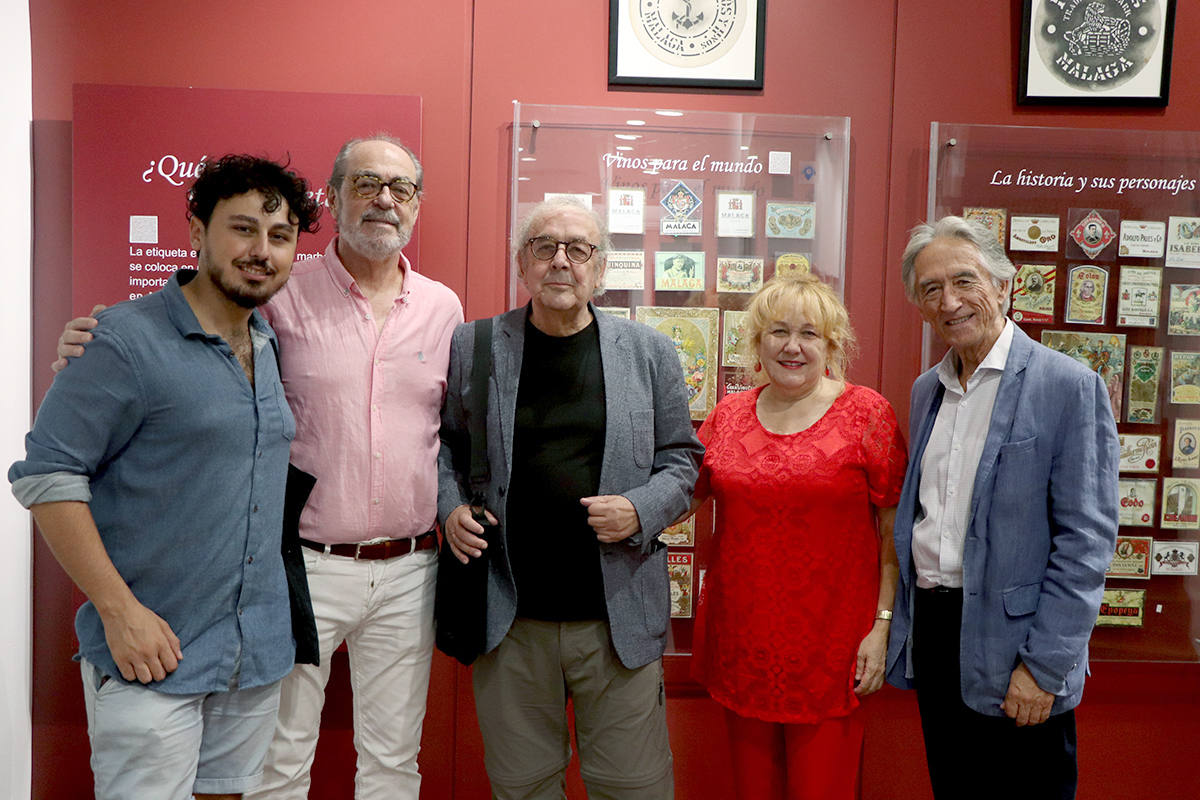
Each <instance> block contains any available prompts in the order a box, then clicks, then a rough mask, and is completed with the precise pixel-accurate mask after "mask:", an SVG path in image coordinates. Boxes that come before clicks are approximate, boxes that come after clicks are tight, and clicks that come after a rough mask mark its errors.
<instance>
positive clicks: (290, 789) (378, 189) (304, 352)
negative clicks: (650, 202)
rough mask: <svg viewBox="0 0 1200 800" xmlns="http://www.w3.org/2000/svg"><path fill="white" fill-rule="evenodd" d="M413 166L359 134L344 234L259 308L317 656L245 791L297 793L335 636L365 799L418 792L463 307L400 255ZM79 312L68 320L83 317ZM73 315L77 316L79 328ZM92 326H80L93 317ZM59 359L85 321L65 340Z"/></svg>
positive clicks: (347, 166)
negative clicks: (445, 406) (444, 453)
mask: <svg viewBox="0 0 1200 800" xmlns="http://www.w3.org/2000/svg"><path fill="white" fill-rule="evenodd" d="M421 181H422V172H421V165H420V162H418V161H417V159H416V156H415V155H414V154H413V152H412V151H411V150H409V149H408V148H407V147H405V146H404V145H403V144H402V143H400V142H399V141H397V140H395V139H393V138H391V137H388V136H383V135H381V136H375V137H370V138H368V139H353V140H351V141H349V142H347V143H346V144H345V145H344V146H343V147H342V149H341V150H340V151H339V152H338V155H337V158H336V159H335V160H334V163H333V172H332V175H331V176H330V179H329V185H328V187H327V188H326V192H327V195H328V197H329V208H330V211H331V212H332V213H333V217H334V220H335V222H336V224H337V230H338V236H337V237H336V238H334V240H333V241H332V242H330V244H329V247H328V249H327V250H326V251H325V253H324V255H322V256H320V257H318V258H314V259H311V260H308V261H303V262H299V263H297V264H295V265H294V267H293V268H292V276H291V279H290V280H289V281H288V283H287V285H286V286H285V287H284V289H283V290H281V291H280V292H279V293H278V294H277V295H276V296H275V297H274V298H273V299H272V301H271V303H270V304H268V305H267V306H264V307H263V312H264V315H265V316H266V317H267V320H268V321H269V322H270V323H271V326H272V327H273V328H274V329H275V333H276V335H277V336H278V338H279V343H280V347H279V351H280V367H281V370H280V371H281V375H282V378H283V384H284V389H285V391H286V394H287V400H288V404H289V405H290V406H291V408H292V413H293V415H294V416H295V418H296V439H295V441H294V442H293V443H292V453H291V460H292V464H293V465H294V466H296V467H298V468H300V469H301V470H303V471H305V472H307V473H310V474H311V475H313V476H315V477H316V479H317V481H316V485H315V487H314V488H313V491H312V494H311V495H310V497H309V499H308V503H307V505H306V506H305V507H304V510H303V512H302V514H301V516H300V537H301V544H302V545H303V546H304V547H303V554H304V565H305V569H306V571H307V576H308V586H309V592H310V594H311V596H312V607H313V612H314V616H315V618H316V626H317V636H318V638H319V643H320V666H311V665H306V664H297V665H296V667H295V668H294V669H293V671H292V672H291V674H289V675H288V676H287V677H286V678H284V680H283V685H282V690H281V696H280V703H279V722H278V726H277V728H276V732H275V738H274V741H273V742H272V743H271V749H270V752H269V754H268V756H267V763H266V767H265V772H264V775H263V782H262V786H261V787H260V788H259V789H258V790H257V791H255V792H253V793H251V794H248V795H246V797H248V798H249V797H254V798H271V799H272V800H275V799H276V798H280V799H282V798H287V799H288V800H291V799H292V798H305V797H307V796H308V788H309V783H310V775H309V772H310V769H311V767H312V761H313V755H314V753H315V752H316V747H317V734H318V731H319V728H320V719H321V708H322V706H323V704H324V700H325V684H326V683H327V682H328V680H329V662H330V658H331V656H332V655H333V652H334V650H336V649H337V648H338V646H339V645H340V644H341V643H342V642H343V641H345V643H346V646H347V649H348V650H349V654H350V676H351V677H350V680H351V685H352V686H353V688H354V742H355V747H356V749H357V750H358V774H357V776H356V779H355V797H356V798H357V800H378V799H380V798H389V800H390V799H391V798H404V799H405V800H417V797H418V793H419V790H420V784H421V776H420V774H419V773H418V771H417V751H418V750H419V748H420V743H421V724H422V721H423V719H424V716H425V697H426V693H427V691H428V688H429V667H430V661H431V658H432V654H433V641H434V637H433V596H434V591H433V590H434V582H435V578H436V576H437V561H436V553H437V537H436V535H435V534H434V532H433V528H434V524H435V520H436V516H437V454H438V446H439V445H438V426H439V422H440V419H439V414H440V411H441V405H442V396H443V394H444V392H445V388H446V369H447V366H448V364H449V357H450V335H451V334H452V333H453V331H454V327H455V326H456V325H457V324H459V323H460V322H462V321H463V312H462V304H461V303H460V302H459V300H458V298H457V296H455V294H454V293H453V292H452V291H451V290H450V289H449V288H447V287H446V286H444V285H442V284H440V283H438V282H437V281H434V280H432V279H430V278H427V277H425V276H423V275H420V274H418V273H416V272H414V271H413V270H412V268H411V266H410V265H409V263H408V259H407V258H405V257H404V255H403V254H402V253H401V252H400V251H401V249H402V248H403V247H404V246H405V245H406V244H408V240H409V237H410V236H411V235H412V229H413V224H414V223H415V222H416V220H417V213H418V211H419V210H420V204H421V189H422V182H421ZM77 322H78V321H77ZM72 324H73V325H74V324H75V323H72ZM89 327H90V326H89ZM68 328H69V330H68V333H67V334H64V337H63V340H62V341H63V344H60V349H59V355H60V356H69V355H70V356H73V355H78V354H79V353H80V352H82V351H81V350H80V349H78V348H75V347H73V345H74V344H76V343H83V342H85V341H86V340H87V339H90V334H75V335H74V336H72V335H71V331H70V326H68Z"/></svg>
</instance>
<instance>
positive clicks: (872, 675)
mask: <svg viewBox="0 0 1200 800" xmlns="http://www.w3.org/2000/svg"><path fill="white" fill-rule="evenodd" d="M747 311H748V313H747V316H746V322H745V333H744V337H743V344H744V347H745V348H746V351H745V352H746V353H747V354H748V355H750V356H751V358H752V360H753V361H754V375H755V382H756V383H759V384H760V385H759V386H758V387H757V388H755V389H753V390H751V391H747V392H741V393H737V394H730V395H727V396H726V397H725V398H724V399H723V400H722V401H721V402H720V403H719V404H718V405H717V407H716V409H715V410H714V411H713V412H712V414H710V415H709V416H708V419H706V420H705V422H704V424H703V425H702V426H701V428H700V434H699V435H700V439H701V441H703V442H704V444H705V446H706V448H707V450H706V453H705V456H704V465H703V467H702V469H701V474H700V481H699V484H698V485H697V487H696V496H697V499H698V500H703V499H705V498H707V497H715V498H716V500H717V503H716V509H717V512H716V513H717V518H716V530H715V538H714V550H713V553H712V555H711V557H710V559H709V566H708V572H707V574H706V577H705V582H704V587H703V592H702V595H701V597H700V603H699V609H698V612H697V620H696V639H695V642H694V659H693V672H694V674H695V677H696V678H697V680H699V681H700V682H701V683H702V684H703V685H704V686H705V687H706V688H707V689H708V692H709V694H710V695H711V696H712V697H713V699H714V700H716V701H717V702H718V703H720V704H721V705H722V706H724V707H725V709H726V717H727V720H728V725H729V739H730V745H731V750H732V761H733V766H734V778H735V782H736V792H735V794H736V796H737V797H742V798H755V800H774V798H782V797H787V798H820V799H821V800H839V799H840V798H846V800H851V799H852V798H854V797H855V796H856V790H857V784H858V776H859V764H860V758H861V753H862V740H863V723H862V719H861V714H860V713H859V712H858V711H857V709H858V705H859V698H860V697H862V696H864V695H867V694H870V693H871V692H874V691H875V690H877V689H878V688H879V687H880V686H881V685H882V684H883V677H884V662H885V658H886V655H887V639H888V626H889V620H890V619H891V608H892V600H893V596H894V594H895V589H896V580H897V566H896V553H895V549H894V545H893V542H892V523H893V519H894V515H895V507H896V502H897V500H898V499H899V497H900V486H901V484H902V483H903V481H904V468H905V464H906V462H907V457H906V453H905V446H904V441H903V439H902V438H901V435H900V430H899V426H898V424H897V421H896V415H895V412H894V411H893V410H892V407H891V405H889V404H888V401H887V400H885V399H884V398H883V397H882V396H880V395H879V394H878V393H877V392H874V391H872V390H871V389H868V388H866V387H863V386H855V385H853V384H850V383H847V382H846V380H845V377H844V376H845V368H846V359H847V355H848V351H850V350H851V349H852V347H853V344H854V334H853V332H852V331H851V329H850V323H849V318H848V316H847V314H846V309H845V306H843V305H842V303H841V301H840V300H839V299H838V297H837V295H835V294H834V293H833V291H832V290H830V289H829V287H828V286H826V285H825V284H824V283H822V282H821V281H820V280H819V279H817V278H815V277H813V276H811V275H801V276H798V277H789V278H776V279H774V280H772V281H770V282H768V283H767V285H766V286H765V287H764V288H763V289H762V290H761V291H760V292H759V293H758V294H757V295H755V297H754V298H753V299H752V300H751V302H750V305H749V308H748V309H747Z"/></svg>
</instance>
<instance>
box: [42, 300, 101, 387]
mask: <svg viewBox="0 0 1200 800" xmlns="http://www.w3.org/2000/svg"><path fill="white" fill-rule="evenodd" d="M106 308H108V306H106V305H102V304H100V303H97V304H96V305H95V306H93V307H92V313H91V316H87V317H76V318H75V319H73V320H71V321H70V322H68V323H67V326H66V327H65V328H63V332H62V336H59V337H58V360H57V361H55V362H54V363H53V364H51V365H50V369H52V370H54V371H55V372H61V371H62V370H63V369H64V368H65V367H66V366H67V359H68V358H78V357H79V356H81V355H83V346H84V345H85V344H87V343H88V342H90V341H91V340H92V334H90V333H88V331H90V330H91V329H92V328H94V327H96V326H97V325H99V324H100V323H99V322H98V321H97V320H96V315H97V314H99V313H100V312H101V311H103V310H104V309H106Z"/></svg>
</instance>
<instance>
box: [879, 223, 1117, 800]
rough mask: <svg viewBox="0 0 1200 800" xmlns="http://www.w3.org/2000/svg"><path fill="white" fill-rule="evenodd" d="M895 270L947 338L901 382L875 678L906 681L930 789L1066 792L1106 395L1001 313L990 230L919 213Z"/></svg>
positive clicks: (1107, 473) (1111, 501)
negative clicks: (900, 476)
mask: <svg viewBox="0 0 1200 800" xmlns="http://www.w3.org/2000/svg"><path fill="white" fill-rule="evenodd" d="M901 271H902V277H903V279H904V285H905V289H906V291H907V293H908V296H909V299H911V300H912V301H913V303H915V304H916V305H917V307H918V308H919V309H920V310H921V315H922V316H923V317H924V319H925V320H926V321H927V322H928V323H929V324H930V325H931V326H932V327H933V329H934V330H935V331H936V332H937V334H938V335H939V336H940V337H941V338H942V339H943V340H944V341H945V342H946V344H947V345H949V347H950V350H949V352H947V353H946V357H945V358H944V359H942V362H941V363H940V364H939V365H938V366H936V367H934V368H933V369H931V370H929V371H928V372H926V373H925V374H923V375H922V376H921V377H920V378H918V379H917V381H916V383H915V384H914V385H913V391H912V405H911V408H910V412H909V414H910V422H909V439H910V452H911V456H910V459H909V465H908V474H907V475H906V476H905V481H904V490H903V493H902V494H901V497H900V504H899V506H898V508H897V512H896V526H895V537H896V552H897V555H898V557H899V561H900V584H899V587H898V589H897V597H896V604H895V618H894V619H893V621H892V629H891V641H890V646H889V648H888V680H889V681H890V682H891V683H893V684H895V685H897V686H900V687H902V688H914V687H915V688H916V690H917V703H918V706H919V708H920V711H921V726H922V730H923V733H924V737H925V750H926V757H927V760H928V764H929V774H930V779H931V781H932V783H933V790H934V795H935V797H937V798H939V800H943V799H944V798H966V797H969V798H979V797H1023V798H1030V797H1037V798H1043V797H1044V798H1072V797H1074V796H1075V786H1076V776H1077V768H1076V758H1075V718H1074V712H1073V710H1072V709H1074V707H1075V706H1076V705H1077V704H1078V703H1079V701H1080V698H1081V696H1082V694H1083V681H1084V675H1085V674H1086V672H1087V645H1088V638H1089V637H1090V635H1091V632H1092V627H1093V625H1094V624H1095V621H1096V614H1097V611H1098V609H1099V606H1100V598H1101V594H1102V592H1103V587H1104V572H1105V569H1106V568H1107V566H1108V562H1109V560H1110V559H1111V558H1112V554H1113V549H1114V546H1115V542H1116V534H1117V495H1118V488H1117V473H1118V460H1119V448H1118V445H1117V431H1116V425H1115V424H1114V421H1113V412H1112V406H1111V404H1110V401H1109V397H1108V393H1107V391H1106V389H1105V385H1104V382H1103V381H1102V380H1101V379H1100V377H1099V376H1098V375H1097V374H1096V373H1095V372H1092V371H1090V370H1088V369H1087V368H1086V367H1084V366H1082V365H1080V364H1078V363H1077V362H1076V361H1074V360H1073V359H1071V358H1068V357H1067V356H1065V355H1062V354H1060V353H1056V352H1053V351H1051V350H1050V349H1048V348H1046V347H1044V346H1042V345H1040V344H1038V343H1036V342H1034V341H1032V340H1031V339H1030V338H1029V337H1028V336H1026V335H1025V334H1024V333H1023V332H1022V331H1021V330H1020V329H1019V328H1017V326H1016V325H1014V324H1013V323H1012V322H1011V321H1009V320H1008V319H1007V318H1006V313H1007V310H1008V298H1009V290H1010V288H1011V280H1012V276H1013V274H1014V272H1015V269H1014V267H1013V265H1012V263H1011V262H1010V261H1009V260H1008V258H1007V257H1006V256H1005V254H1004V248H1003V246H1002V245H1001V244H1000V243H999V242H997V240H996V237H995V235H994V234H993V233H992V232H990V231H988V230H986V229H984V228H982V227H981V226H979V225H976V224H974V223H970V222H966V221H964V220H963V219H961V218H959V217H944V218H942V219H940V220H938V221H937V222H936V223H934V224H932V225H919V226H918V227H916V228H914V229H913V231H912V235H911V237H910V239H909V243H908V246H907V248H906V249H905V252H904V257H903V261H902V270H901Z"/></svg>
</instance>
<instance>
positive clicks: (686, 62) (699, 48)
mask: <svg viewBox="0 0 1200 800" xmlns="http://www.w3.org/2000/svg"><path fill="white" fill-rule="evenodd" d="M748 14H749V11H748V3H746V2H728V0H691V2H688V0H631V2H630V3H629V16H630V21H631V22H632V23H633V29H634V30H635V31H637V36H638V39H639V40H640V41H641V43H642V46H643V47H645V48H646V50H647V51H648V52H650V53H653V54H654V56H655V57H656V58H658V59H659V60H660V61H663V62H664V63H667V64H672V65H674V66H679V67H695V66H702V65H704V64H711V63H712V62H713V61H716V60H717V59H718V58H720V57H721V56H723V55H725V53H727V52H728V51H729V49H730V48H731V47H733V43H734V42H736V41H737V40H738V37H739V36H740V35H741V32H742V28H743V27H744V26H745V24H746V17H747V16H748Z"/></svg>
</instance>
